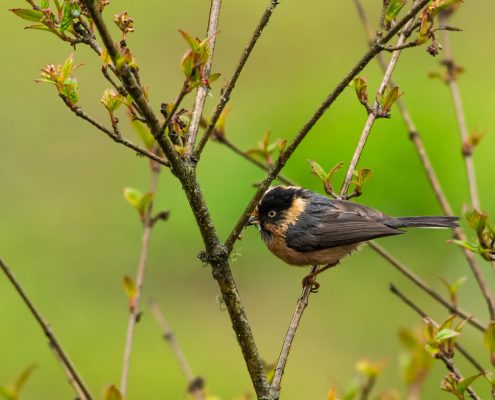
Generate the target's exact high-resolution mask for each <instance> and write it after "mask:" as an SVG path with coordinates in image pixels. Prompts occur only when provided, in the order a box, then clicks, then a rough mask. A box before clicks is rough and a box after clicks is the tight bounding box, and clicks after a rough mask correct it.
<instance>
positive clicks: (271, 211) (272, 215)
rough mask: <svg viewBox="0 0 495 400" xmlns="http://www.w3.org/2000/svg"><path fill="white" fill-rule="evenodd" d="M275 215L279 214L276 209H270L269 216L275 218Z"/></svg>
mask: <svg viewBox="0 0 495 400" xmlns="http://www.w3.org/2000/svg"><path fill="white" fill-rule="evenodd" d="M275 215H277V213H276V211H273V210H270V211H268V216H269V217H270V218H273V217H274V216H275Z"/></svg>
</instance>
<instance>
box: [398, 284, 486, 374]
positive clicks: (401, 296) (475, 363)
mask: <svg viewBox="0 0 495 400" xmlns="http://www.w3.org/2000/svg"><path fill="white" fill-rule="evenodd" d="M390 291H391V292H392V293H393V294H394V295H396V296H397V297H398V298H399V299H401V300H402V302H403V303H404V304H406V305H407V306H409V307H410V308H411V309H412V310H414V311H415V312H416V313H417V314H418V315H420V316H421V318H423V319H426V318H427V319H429V320H430V321H432V323H433V324H435V326H437V327H438V324H437V323H436V322H435V321H433V319H432V318H430V317H429V316H428V314H426V313H425V312H424V311H423V310H422V309H421V308H420V307H419V306H418V305H416V303H414V302H413V301H412V300H411V299H410V298H409V297H407V296H406V295H405V294H404V293H402V292H401V291H400V290H399V289H398V288H397V287H396V286H395V285H393V284H390ZM455 348H456V349H457V350H459V353H461V354H462V355H463V356H464V357H465V358H466V360H467V361H469V363H471V365H472V366H473V367H474V368H475V369H476V370H477V371H478V372H480V373H484V372H485V369H484V368H483V367H482V366H481V364H480V363H479V362H478V361H476V359H475V358H474V357H473V356H472V355H471V354H470V353H468V351H467V350H466V349H464V347H462V346H461V345H460V344H459V343H455Z"/></svg>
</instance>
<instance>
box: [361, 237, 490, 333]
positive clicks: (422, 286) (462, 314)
mask: <svg viewBox="0 0 495 400" xmlns="http://www.w3.org/2000/svg"><path fill="white" fill-rule="evenodd" d="M369 245H370V247H371V248H372V249H373V250H374V251H375V252H376V253H378V254H379V255H381V256H382V257H383V258H384V259H385V260H387V261H388V262H389V263H390V264H391V265H393V266H394V267H395V268H396V269H397V270H398V271H399V272H400V273H401V274H403V275H404V276H406V277H407V278H408V279H409V280H410V281H411V282H413V283H414V284H415V285H416V286H418V287H419V288H420V289H422V290H423V291H424V292H426V293H428V294H429V295H430V296H431V297H432V298H433V299H434V300H436V301H437V302H438V303H440V304H441V305H442V306H444V307H445V308H446V309H447V310H449V312H451V313H452V314H456V315H458V316H459V317H462V318H464V319H465V320H467V321H468V323H469V324H471V325H472V326H474V327H475V328H476V329H478V330H479V331H480V332H485V331H486V326H485V325H483V323H482V322H480V321H479V320H478V319H476V318H474V317H473V316H472V314H469V313H467V312H466V311H463V310H462V309H460V308H457V307H455V306H453V305H452V304H451V303H449V302H448V301H447V300H445V299H444V298H443V297H442V296H441V295H440V294H439V293H438V292H437V291H435V290H434V289H432V288H431V287H430V286H428V285H427V284H426V283H425V282H424V281H423V280H422V279H421V278H419V277H418V276H417V275H416V274H414V273H413V272H412V271H411V270H409V269H408V268H407V266H405V265H404V264H403V263H401V262H400V261H399V260H397V259H396V258H395V257H393V256H392V255H391V254H390V253H389V252H387V251H386V250H385V249H384V248H383V247H382V246H380V245H378V244H376V243H375V242H369Z"/></svg>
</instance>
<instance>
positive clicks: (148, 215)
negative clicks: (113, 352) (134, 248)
mask: <svg viewBox="0 0 495 400" xmlns="http://www.w3.org/2000/svg"><path fill="white" fill-rule="evenodd" d="M150 170H151V184H150V191H149V192H150V193H151V194H152V195H153V196H154V195H155V193H156V188H157V186H158V176H159V174H160V168H159V167H158V166H156V167H154V166H153V165H151V166H150ZM152 212H153V201H150V203H149V205H148V207H147V209H146V211H145V212H144V215H143V217H142V222H143V237H142V240H141V255H140V256H139V264H138V268H137V271H136V279H135V285H136V293H135V294H134V298H133V299H132V305H131V307H130V315H129V321H128V323H127V335H126V340H125V348H124V362H123V365H122V379H121V383H120V392H121V393H122V396H123V397H125V394H126V391H127V381H128V376H129V366H130V361H131V352H132V344H133V340H134V332H135V329H136V324H137V323H138V322H139V318H140V314H141V312H140V311H139V302H140V300H141V294H142V289H143V282H144V273H145V271H146V263H147V261H148V252H149V245H150V237H151V230H152V229H153V223H152Z"/></svg>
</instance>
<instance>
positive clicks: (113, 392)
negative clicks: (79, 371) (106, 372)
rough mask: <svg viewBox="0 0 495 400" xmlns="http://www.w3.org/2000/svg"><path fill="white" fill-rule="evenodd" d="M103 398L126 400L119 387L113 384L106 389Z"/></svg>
mask: <svg viewBox="0 0 495 400" xmlns="http://www.w3.org/2000/svg"><path fill="white" fill-rule="evenodd" d="M103 400H124V397H123V396H122V393H120V390H119V389H117V387H116V386H115V385H111V386H109V387H108V388H107V390H105V394H104V395H103Z"/></svg>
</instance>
